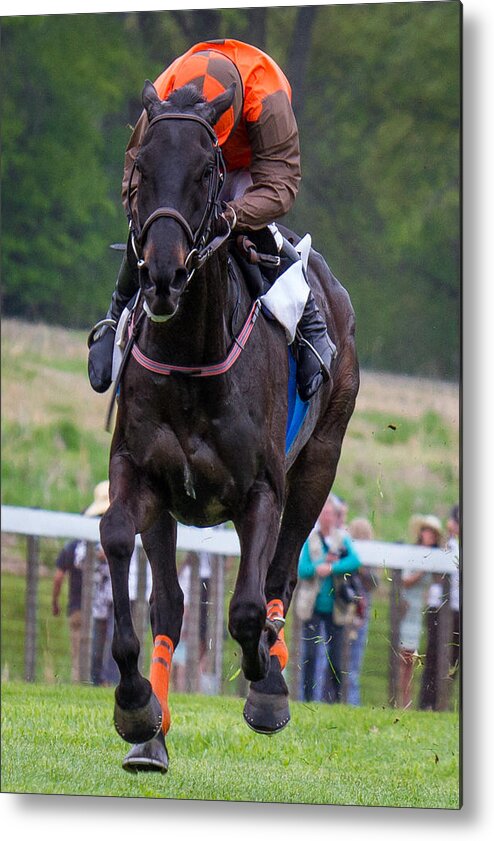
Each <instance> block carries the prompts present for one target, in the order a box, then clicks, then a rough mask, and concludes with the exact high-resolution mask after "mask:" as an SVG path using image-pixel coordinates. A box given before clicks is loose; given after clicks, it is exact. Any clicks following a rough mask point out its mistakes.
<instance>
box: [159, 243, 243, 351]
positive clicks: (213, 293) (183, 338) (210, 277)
mask: <svg viewBox="0 0 494 841" xmlns="http://www.w3.org/2000/svg"><path fill="white" fill-rule="evenodd" d="M233 298H234V293H233V292H232V289H231V287H230V283H229V278H228V269H227V262H226V256H225V255H223V254H221V255H214V257H213V258H211V259H210V260H209V261H208V262H207V263H206V264H205V265H204V266H203V268H202V269H201V270H200V271H197V272H196V274H195V275H194V277H193V278H192V280H191V281H190V285H189V287H188V288H187V290H186V291H185V292H184V294H183V296H182V299H181V301H180V304H179V308H178V310H177V312H176V314H175V315H174V316H173V318H172V319H170V321H168V322H165V323H163V324H157V323H153V322H151V321H147V323H146V326H145V343H146V346H147V348H148V350H149V351H150V352H152V353H153V354H154V358H156V359H161V360H163V361H166V362H169V363H171V364H174V365H206V364H209V363H214V362H218V361H219V360H221V359H223V358H224V357H225V356H226V354H227V353H228V349H229V347H230V344H231V341H232V338H231V332H230V324H231V319H232V313H233V309H234V307H235V304H236V300H233Z"/></svg>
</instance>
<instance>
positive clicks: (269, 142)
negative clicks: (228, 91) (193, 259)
mask: <svg viewBox="0 0 494 841" xmlns="http://www.w3.org/2000/svg"><path fill="white" fill-rule="evenodd" d="M246 125H247V131H248V136H249V141H250V145H251V149H252V162H251V165H250V167H249V171H250V174H251V177H252V181H253V184H252V186H250V187H247V189H246V190H245V193H244V194H243V195H242V197H241V198H239V199H236V200H234V201H232V202H228V204H229V206H230V207H231V208H232V209H233V210H234V211H235V214H236V217H237V225H236V227H237V228H246V229H251V230H259V229H260V228H263V227H265V225H268V224H269V223H270V222H274V221H275V220H277V219H279V218H280V217H281V216H284V215H285V213H288V211H289V210H290V208H291V207H292V205H293V203H294V201H295V198H296V196H297V192H298V188H299V184H300V177H301V174H300V145H299V135H298V128H297V123H296V120H295V116H294V114H293V110H292V107H291V104H290V101H289V99H288V97H287V95H286V94H285V93H284V92H283V91H278V92H277V93H276V94H272V95H271V96H270V97H268V99H267V100H266V101H265V102H264V105H263V110H262V112H261V114H260V116H259V117H258V118H257V119H256V120H255V121H252V122H249V121H247V123H246Z"/></svg>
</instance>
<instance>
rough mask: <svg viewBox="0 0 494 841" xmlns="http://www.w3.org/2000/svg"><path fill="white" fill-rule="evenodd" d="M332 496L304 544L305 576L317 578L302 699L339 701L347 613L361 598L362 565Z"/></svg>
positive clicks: (306, 633)
mask: <svg viewBox="0 0 494 841" xmlns="http://www.w3.org/2000/svg"><path fill="white" fill-rule="evenodd" d="M336 524H337V510H336V506H335V502H334V500H333V499H332V498H331V497H330V498H329V499H328V500H327V501H326V503H325V504H324V507H323V509H322V511H321V513H320V515H319V518H318V521H317V523H316V526H315V528H314V531H313V532H312V533H311V535H310V536H309V538H308V540H307V541H306V543H305V544H304V547H303V549H302V552H301V555H300V560H299V568H298V573H299V577H300V579H301V582H304V581H309V580H310V581H313V582H314V583H315V584H316V585H317V586H315V588H314V591H315V602H314V608H313V612H312V616H311V617H310V619H308V620H306V621H305V622H304V624H303V626H302V645H301V655H302V656H301V662H302V692H301V695H302V700H304V701H325V702H326V703H329V704H332V703H338V702H340V701H341V697H342V691H341V690H342V684H341V655H342V643H343V631H344V624H345V617H346V613H347V611H348V609H349V607H350V605H352V604H353V603H354V602H355V600H356V598H357V593H356V592H355V591H354V589H353V587H352V582H351V573H354V572H356V571H357V570H358V569H359V567H360V559H359V557H358V555H357V553H356V552H355V550H354V548H353V545H352V542H351V539H350V537H349V535H348V534H347V533H346V532H345V531H343V530H342V529H339V528H337V525H336Z"/></svg>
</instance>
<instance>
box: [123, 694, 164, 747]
mask: <svg viewBox="0 0 494 841" xmlns="http://www.w3.org/2000/svg"><path fill="white" fill-rule="evenodd" d="M162 719H163V714H162V712H161V706H160V702H159V701H158V699H157V697H156V695H155V694H154V692H152V693H151V697H150V698H149V701H148V702H147V704H146V705H145V706H144V707H139V709H136V710H124V709H122V707H120V706H119V705H118V703H117V702H116V701H115V708H114V713H113V723H114V724H115V729H116V731H117V733H118V735H119V736H121V737H122V739H125V741H126V742H130V743H131V744H132V745H137V744H139V745H140V744H142V743H143V742H149V741H151V740H152V739H154V737H155V736H156V735H157V734H158V733H159V731H160V730H161V722H162Z"/></svg>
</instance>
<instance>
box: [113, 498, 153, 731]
mask: <svg viewBox="0 0 494 841" xmlns="http://www.w3.org/2000/svg"><path fill="white" fill-rule="evenodd" d="M100 533H101V544H102V546H103V550H104V552H105V555H106V557H107V559H108V564H109V567H110V574H111V581H112V590H113V610H114V615H115V628H114V634H113V645H112V653H113V657H114V659H115V661H116V663H117V666H118V668H119V671H120V683H119V684H118V686H117V688H116V690H115V712H114V721H115V727H116V729H117V731H118V733H119V734H120V736H121V737H122V738H123V739H125V740H126V741H127V742H131V743H135V742H145V741H147V740H148V739H151V738H152V737H153V736H154V735H155V733H157V732H158V730H159V729H160V726H161V708H160V705H159V702H158V700H157V698H156V697H155V696H154V694H153V692H152V689H151V684H150V683H149V681H148V680H146V679H145V678H144V677H143V676H142V675H141V674H140V672H139V669H138V658H139V648H140V646H139V639H138V637H137V634H136V633H135V630H134V626H133V622H132V616H131V611H130V600H129V584H128V581H129V567H130V559H131V556H132V552H133V550H134V543H135V525H134V519H133V517H132V515H131V513H130V511H129V509H128V508H127V507H126V506H125V505H124V504H123V503H122V502H121V501H120V500H119V499H118V497H117V498H116V499H115V500H114V501H113V502H112V504H111V505H110V508H109V509H108V511H107V512H106V514H105V515H104V517H103V518H102V520H101V525H100Z"/></svg>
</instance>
